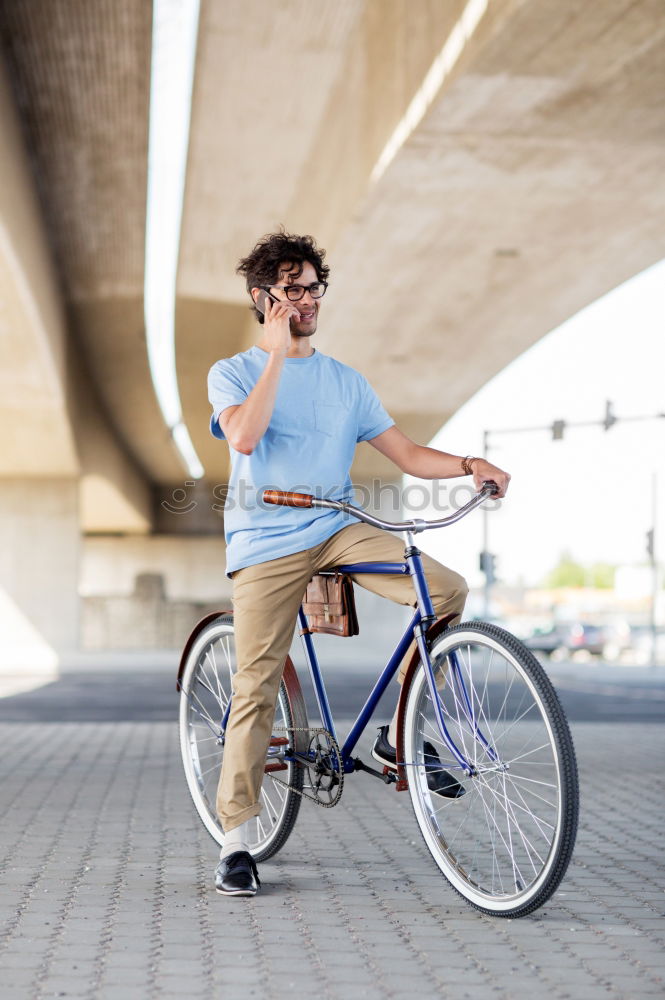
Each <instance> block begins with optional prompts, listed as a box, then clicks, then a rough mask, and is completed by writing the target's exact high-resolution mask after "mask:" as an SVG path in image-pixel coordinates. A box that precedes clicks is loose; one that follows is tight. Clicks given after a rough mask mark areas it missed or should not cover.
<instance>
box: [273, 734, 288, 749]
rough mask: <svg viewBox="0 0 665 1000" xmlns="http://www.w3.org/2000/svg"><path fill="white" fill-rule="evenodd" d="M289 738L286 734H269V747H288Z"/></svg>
mask: <svg viewBox="0 0 665 1000" xmlns="http://www.w3.org/2000/svg"><path fill="white" fill-rule="evenodd" d="M288 745H289V738H288V736H271V737H270V746H271V747H288Z"/></svg>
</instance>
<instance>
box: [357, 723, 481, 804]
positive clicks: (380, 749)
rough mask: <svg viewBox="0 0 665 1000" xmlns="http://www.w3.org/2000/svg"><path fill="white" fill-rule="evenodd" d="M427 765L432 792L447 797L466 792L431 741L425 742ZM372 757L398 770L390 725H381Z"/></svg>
mask: <svg viewBox="0 0 665 1000" xmlns="http://www.w3.org/2000/svg"><path fill="white" fill-rule="evenodd" d="M423 750H424V751H425V765H426V767H427V787H428V788H429V790H430V792H434V793H435V794H436V795H441V796H443V798H445V799H459V798H460V797H461V796H462V795H464V793H465V792H466V788H465V787H464V785H460V783H459V781H458V780H457V778H455V777H453V775H452V774H451V773H450V772H449V771H444V769H443V767H442V765H441V761H440V760H439V755H438V754H437V752H436V750H435V748H434V747H433V746H432V744H431V743H424V744H423ZM372 757H373V758H374V760H378V761H379V763H380V764H383V765H385V766H386V767H390V768H391V769H392V770H393V771H396V770H397V751H396V750H395V747H394V746H391V744H390V743H389V742H388V726H380V727H379V735H378V736H377V738H376V739H375V740H374V746H373V747H372Z"/></svg>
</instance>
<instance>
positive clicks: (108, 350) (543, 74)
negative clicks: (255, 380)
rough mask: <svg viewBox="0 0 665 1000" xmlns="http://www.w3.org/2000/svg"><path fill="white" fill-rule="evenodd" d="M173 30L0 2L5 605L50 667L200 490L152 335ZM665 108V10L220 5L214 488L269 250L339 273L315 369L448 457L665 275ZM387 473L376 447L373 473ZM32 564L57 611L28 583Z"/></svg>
mask: <svg viewBox="0 0 665 1000" xmlns="http://www.w3.org/2000/svg"><path fill="white" fill-rule="evenodd" d="M472 15H474V16H473V17H472ZM151 19H152V11H151V5H150V4H148V3H145V2H143V0H99V2H97V3H95V4H90V3H87V2H86V0H52V2H51V3H48V4H43V3H26V4H17V3H14V2H12V0H0V50H1V54H2V63H3V66H2V78H1V79H0V138H1V140H2V147H3V156H2V158H1V160H0V221H1V223H2V226H1V228H0V299H1V303H2V305H1V311H0V332H1V339H0V380H1V384H2V397H1V398H2V404H1V406H2V408H3V411H4V412H3V416H4V424H5V427H7V426H9V433H8V434H6V435H5V436H4V438H3V441H2V444H1V445H0V476H2V477H3V480H4V484H3V488H2V497H3V499H2V501H1V502H0V505H1V506H2V511H3V517H2V519H1V522H0V523H2V532H3V548H4V555H3V557H2V562H1V563H0V566H2V578H0V584H1V585H2V586H3V587H4V589H5V591H6V593H7V594H8V595H9V596H8V598H7V599H8V601H10V602H11V603H13V604H14V605H15V607H16V614H17V616H18V618H22V619H24V623H23V624H24V627H25V628H24V631H25V635H28V634H29V633H30V629H32V630H33V631H36V633H37V634H39V635H40V636H42V637H43V638H44V641H45V642H46V645H47V646H49V647H56V648H63V647H68V646H71V645H76V643H77V635H78V621H77V606H78V605H77V601H76V599H75V597H73V596H72V593H74V594H75V592H76V581H77V578H78V574H79V562H78V554H77V553H78V552H79V550H80V539H81V534H82V533H83V534H84V535H85V534H90V533H113V534H117V535H122V536H128V535H134V536H142V537H144V539H145V544H146V545H149V544H150V540H151V539H155V537H156V536H158V535H159V534H160V533H162V532H164V531H165V530H166V531H172V530H174V529H173V528H169V527H168V526H166V525H165V523H164V518H163V516H162V515H161V513H160V511H161V508H160V507H159V501H160V499H161V498H163V497H164V496H168V495H169V491H170V490H172V489H173V487H174V485H178V484H180V483H182V482H183V481H184V480H186V479H187V478H188V475H187V473H186V471H185V470H184V468H183V465H182V463H181V461H180V458H179V456H178V454H177V453H176V451H175V449H174V447H173V444H172V442H171V439H170V435H169V432H168V430H167V428H166V426H165V424H164V422H163V420H162V417H161V414H160V411H159V408H158V406H157V402H156V399H155V394H154V390H153V387H152V382H151V378H150V372H149V367H148V361H147V352H146V341H145V330H144V319H143V279H144V247H145V238H144V234H145V213H146V180H147V149H148V116H149V99H150V46H151ZM476 22H477V23H476ZM465 26H466V27H465ZM456 42H458V43H459V44H456ZM442 53H443V55H442ZM451 53H454V55H452V56H451ZM437 58H438V59H439V62H438V63H437V62H436V60H437ZM445 59H448V63H447V65H448V69H447V71H446V72H444V73H442V74H439V77H438V78H437V76H436V72H435V71H436V68H437V66H439V67H441V65H442V60H444V61H445ZM433 67H434V71H433V69H432V68H433ZM428 74H429V76H428ZM427 80H429V81H430V82H431V81H432V80H436V86H433V88H430V92H429V95H428V100H429V102H430V103H429V105H428V107H427V109H426V113H425V114H424V115H422V117H420V118H419V117H418V108H417V106H415V105H414V98H415V99H416V102H417V100H418V95H421V96H422V90H421V88H422V85H423V83H424V82H425V81H427ZM664 92H665V16H664V15H663V8H662V4H661V3H660V0H637V2H635V0H606V2H603V3H600V4H581V3H561V2H560V0H493V2H492V0H490V2H488V3H487V4H483V3H480V2H474V3H465V2H462V0H449V2H446V3H441V2H440V0H419V2H418V3H412V2H407V0H322V2H320V3H317V4H312V3H310V2H308V0H281V2H280V3H278V4H272V3H271V4H268V3H266V2H265V0H224V2H221V0H216V2H215V0H202V5H201V17H200V27H199V40H198V51H197V60H196V73H195V81H194V92H193V103H192V119H191V133H190V144H189V160H188V170H187V183H186V193H185V201H184V209H183V220H182V232H181V246H180V257H179V269H178V279H177V288H176V355H177V374H178V384H179V390H180V396H181V400H182V405H183V414H184V419H185V421H186V424H187V426H188V429H189V432H190V434H191V436H192V439H193V442H194V445H195V448H196V450H197V452H198V454H199V456H200V458H201V460H202V463H203V465H204V467H205V473H206V480H208V481H210V482H217V483H222V482H224V481H225V478H226V476H227V475H228V465H227V455H226V449H225V447H224V446H222V445H219V444H218V443H215V442H214V441H213V440H212V439H211V438H210V437H209V435H208V431H207V423H208V412H209V407H208V403H207V399H206V393H205V375H206V372H207V369H208V367H209V365H210V364H211V363H212V362H213V361H215V360H216V359H217V358H219V357H223V356H226V355H229V354H232V353H234V352H236V351H238V350H242V349H244V348H245V347H247V346H249V345H250V344H251V343H252V341H253V339H254V337H255V332H256V330H255V326H254V324H253V321H252V320H251V318H250V315H249V311H248V309H247V302H246V297H245V293H244V289H243V287H242V282H241V281H240V280H239V279H238V278H237V277H236V276H235V275H234V268H235V263H236V261H237V259H238V258H239V257H240V256H241V255H242V254H244V253H245V252H247V250H248V248H250V247H251V245H252V244H253V242H254V241H255V239H256V238H257V237H258V236H259V235H261V234H262V233H264V232H266V231H268V230H270V229H272V228H273V227H275V226H276V225H277V224H279V223H284V224H285V225H286V226H287V228H289V229H290V230H293V231H307V232H311V233H313V234H315V235H316V236H317V239H318V240H319V242H320V243H321V244H322V245H323V246H324V247H326V248H327V250H328V253H329V260H330V263H331V266H332V280H331V287H330V290H329V293H328V296H327V297H326V300H325V305H324V309H323V311H322V319H321V325H320V334H318V335H317V344H318V345H319V346H320V348H321V349H322V350H323V351H326V352H329V353H332V354H334V355H335V356H336V357H338V358H339V359H340V360H342V361H345V362H347V363H349V364H352V365H354V366H355V367H357V368H359V369H360V370H361V371H363V372H364V373H365V374H367V375H368V377H369V378H370V380H371V381H372V383H373V384H374V386H375V388H376V389H377V391H378V392H379V394H380V395H381V397H382V398H383V400H384V402H385V404H386V406H387V408H388V409H389V410H390V412H391V413H392V414H393V415H394V417H395V419H396V420H397V422H398V424H399V425H400V426H402V427H403V429H404V430H406V431H407V432H408V433H411V434H412V435H413V436H414V437H416V438H417V439H419V440H421V441H426V440H427V439H428V438H430V437H431V436H432V434H433V433H434V432H435V431H436V430H438V428H439V427H440V426H441V425H442V424H443V423H444V422H445V420H446V419H447V418H448V417H449V416H451V415H452V414H453V413H454V412H455V411H456V410H457V409H458V408H459V407H460V405H462V404H463V403H464V402H465V401H466V400H467V399H468V398H469V397H470V396H471V395H472V394H473V393H474V392H475V391H476V390H477V389H478V388H480V386H482V385H483V383H484V382H486V381H487V380H488V379H489V378H491V377H492V376H493V375H494V374H496V373H497V372H498V371H500V370H501V369H502V368H503V367H504V366H505V365H506V364H507V363H509V362H510V361H511V360H512V359H513V358H515V357H516V356H518V355H519V354H520V353H522V352H523V351H524V350H525V349H526V348H527V347H529V346H530V345H531V344H533V343H534V342H535V341H537V340H538V339H539V338H540V337H541V336H543V335H544V334H545V333H547V332H548V331H549V330H550V329H552V328H553V327H554V326H555V325H557V324H558V323H560V322H562V321H563V320H565V319H566V318H567V317H569V316H570V315H571V314H573V313H575V312H576V311H577V310H579V309H580V308H582V307H583V306H585V305H586V304H588V303H590V302H592V301H594V300H595V299H596V298H597V297H598V296H599V295H602V294H603V293H604V292H607V291H609V290H610V289H611V288H613V287H615V286H616V285H617V284H618V283H620V282H621V281H624V280H625V279H627V278H629V277H631V276H632V275H633V274H635V273H637V272H639V271H640V270H642V269H643V268H645V267H647V266H648V265H650V264H652V263H654V262H655V261H657V260H659V259H661V258H662V257H663V256H665V226H664V225H663V217H664V214H665V213H664V208H665V205H664V202H665V193H664V188H663V184H662V177H663V175H664V172H665V142H664V140H665V114H664V111H663V101H662V95H663V93H664ZM409 108H411V111H410V114H411V119H410V122H411V125H410V126H409V127H405V128H403V138H405V141H404V142H403V144H401V145H398V146H397V148H396V150H395V155H394V158H393V159H392V160H391V162H389V163H388V165H387V167H386V169H385V171H384V172H383V173H382V174H381V176H380V177H378V179H376V173H377V171H376V165H377V163H378V162H379V160H380V157H381V154H382V151H383V150H384V149H385V147H386V145H387V143H388V142H389V140H390V139H391V137H392V136H393V135H394V134H395V130H396V129H398V127H399V126H400V123H402V125H404V118H405V115H406V114H407V112H408V111H409ZM411 126H412V127H411ZM373 177H374V179H373ZM377 473H379V474H382V475H390V474H391V473H390V470H389V469H388V468H387V467H386V465H385V464H384V463H383V462H382V460H379V456H378V455H376V454H375V453H374V451H373V449H371V448H370V447H368V446H366V445H363V446H361V447H360V448H359V452H358V459H357V463H356V466H355V468H354V475H355V476H356V477H359V478H366V477H368V476H370V475H374V474H377ZM44 497H48V503H45V500H44ZM47 509H48V510H49V511H50V512H51V515H52V516H57V517H58V518H59V521H58V523H59V525H60V528H59V531H58V532H57V533H56V534H57V543H56V541H53V540H52V541H49V542H48V543H47V542H46V541H45V540H44V538H43V537H42V536H43V531H42V533H41V534H40V531H39V530H38V529H39V526H40V524H41V523H42V522H43V520H44V517H45V516H46V515H45V511H46V510H47ZM19 512H20V516H21V525H22V529H21V532H20V533H17V531H16V529H15V527H12V520H11V518H10V516H9V515H10V514H11V516H12V518H15V517H16V516H17V514H18V513H19ZM54 512H55V513H54ZM13 523H14V524H15V523H16V522H15V521H14V522H13ZM191 523H192V525H194V524H195V527H194V530H195V531H196V532H198V533H199V534H201V533H203V534H205V533H206V532H211V533H214V532H216V533H217V534H218V533H219V529H220V523H219V519H215V520H214V523H213V520H209V521H205V520H203V521H201V520H198V521H196V522H195V521H194V520H193V521H192V522H191ZM183 530H184V531H186V530H187V529H186V527H185V525H184V524H183V523H182V522H179V524H178V528H177V531H178V532H181V531H183ZM51 534H52V533H51ZM50 537H51V535H49V538H50ZM37 538H38V539H39V543H37V542H36V541H35V539H37ZM37 544H38V545H39V548H37ZM33 563H34V564H38V565H40V567H41V568H40V580H41V589H40V588H39V587H38V588H37V590H38V591H39V594H38V599H37V598H36V597H35V596H34V595H31V584H32V585H34V573H30V572H27V570H25V569H22V570H20V571H19V570H18V569H17V566H18V565H19V564H21V565H23V566H24V567H25V566H30V565H32V564H33ZM72 588H73V591H72ZM64 594H67V595H69V597H68V598H67V599H65V597H64V596H60V595H64ZM45 599H46V601H45ZM45 603H46V605H47V608H50V610H47V611H45V610H44V604H45ZM40 608H41V610H40ZM26 641H27V640H26Z"/></svg>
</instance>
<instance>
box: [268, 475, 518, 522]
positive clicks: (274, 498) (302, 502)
mask: <svg viewBox="0 0 665 1000" xmlns="http://www.w3.org/2000/svg"><path fill="white" fill-rule="evenodd" d="M498 491H499V487H498V486H497V484H496V483H495V482H493V480H491V479H488V480H487V481H486V482H485V483H483V487H482V489H481V491H480V493H477V494H476V496H475V497H473V498H472V499H471V500H469V502H468V503H466V504H464V506H463V507H460V509H459V510H456V511H455V513H454V514H449V515H448V517H441V518H438V519H437V520H436V521H425V520H423V519H422V518H419V517H416V518H413V520H411V521H382V520H381V518H380V517H375V516H374V515H373V514H368V513H367V512H366V511H364V510H362V509H361V508H360V507H355V506H354V505H353V504H352V503H348V502H347V501H345V500H320V499H319V498H318V497H314V496H312V495H311V494H310V493H289V492H286V491H284V490H264V491H263V497H262V499H263V500H264V502H265V503H274V504H279V505H280V506H282V507H328V508H329V509H330V510H341V511H344V513H346V514H350V515H351V516H352V517H356V518H357V519H358V520H359V521H364V522H365V523H366V524H372V525H374V527H376V528H383V529H384V530H385V531H413V532H415V533H417V532H420V531H427V530H428V529H429V528H443V527H444V526H445V525H448V524H454V523H455V521H459V520H460V519H461V518H463V517H466V515H467V514H470V513H471V511H472V510H475V508H476V507H479V506H480V504H481V503H483V501H484V500H485V499H486V498H487V497H491V496H494V494H495V493H498Z"/></svg>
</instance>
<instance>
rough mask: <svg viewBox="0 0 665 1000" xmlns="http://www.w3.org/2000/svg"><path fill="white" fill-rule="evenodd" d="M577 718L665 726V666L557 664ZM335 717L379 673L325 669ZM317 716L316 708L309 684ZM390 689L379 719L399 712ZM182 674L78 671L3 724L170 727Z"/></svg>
mask: <svg viewBox="0 0 665 1000" xmlns="http://www.w3.org/2000/svg"><path fill="white" fill-rule="evenodd" d="M548 672H549V673H550V676H551V678H552V681H553V683H554V685H555V687H556V688H557V691H558V692H559V696H560V698H561V701H562V704H563V706H564V709H565V711H566V714H567V715H568V718H569V719H570V720H571V721H575V722H662V721H664V720H665V668H662V667H661V668H656V669H655V670H653V671H649V670H648V669H644V668H634V669H631V668H625V667H624V668H617V667H610V666H602V665H600V664H595V663H594V664H586V663H585V664H556V667H555V666H552V667H551V668H548ZM325 678H326V683H327V686H328V695H329V698H330V701H331V704H332V707H333V713H334V715H335V716H337V717H338V718H342V717H344V718H351V717H352V716H353V715H355V714H357V712H358V709H359V708H360V706H361V705H362V703H363V701H364V700H365V698H366V696H367V694H368V692H369V690H370V688H371V685H372V680H373V677H372V674H371V673H370V672H369V671H368V670H367V668H366V667H363V668H359V669H357V670H354V669H353V668H351V667H349V666H347V665H345V666H344V667H343V668H340V669H339V670H334V669H328V670H327V671H326V672H325ZM303 687H305V689H306V691H307V694H308V702H309V704H310V710H311V714H314V705H313V702H312V699H311V696H310V695H309V691H308V689H307V686H306V683H305V682H304V683H303ZM394 691H396V688H395V689H394ZM394 697H395V694H394V693H393V691H391V690H389V691H388V693H387V694H386V695H384V698H383V700H382V703H381V704H380V706H379V709H378V711H377V712H376V713H375V718H376V719H378V720H384V719H385V718H387V717H388V716H390V715H391V714H392V710H393V707H394V701H393V699H394ZM177 709H178V695H177V692H176V687H175V672H174V671H171V670H165V669H164V668H163V667H158V666H154V667H150V668H147V667H146V664H145V661H143V662H142V663H141V666H140V667H139V669H137V670H136V671H132V670H131V669H129V668H128V666H127V663H126V662H124V663H123V664H122V665H121V666H119V668H118V669H116V670H108V669H106V670H105V669H98V668H96V669H91V670H85V669H78V670H73V671H68V672H67V673H65V674H64V675H63V676H62V677H61V678H60V679H59V680H57V681H54V682H53V683H49V684H46V685H44V686H42V687H39V688H36V689H35V690H33V691H29V692H26V693H23V694H17V695H13V696H9V697H5V698H0V722H168V721H169V720H172V719H174V718H175V716H176V714H177Z"/></svg>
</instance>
